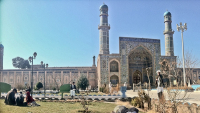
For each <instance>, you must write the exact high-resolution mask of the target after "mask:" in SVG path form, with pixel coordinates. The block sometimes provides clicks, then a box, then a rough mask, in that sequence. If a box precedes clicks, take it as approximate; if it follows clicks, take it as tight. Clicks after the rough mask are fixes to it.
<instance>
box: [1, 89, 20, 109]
mask: <svg viewBox="0 0 200 113" xmlns="http://www.w3.org/2000/svg"><path fill="white" fill-rule="evenodd" d="M16 93H17V89H15V88H14V89H13V90H11V91H9V92H8V94H7V95H6V98H5V101H4V103H5V104H6V105H15V104H16V102H15V94H16Z"/></svg>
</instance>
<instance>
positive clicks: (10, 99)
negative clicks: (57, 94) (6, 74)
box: [4, 87, 40, 106]
mask: <svg viewBox="0 0 200 113" xmlns="http://www.w3.org/2000/svg"><path fill="white" fill-rule="evenodd" d="M30 92H31V89H30V87H29V89H27V90H26V102H24V96H23V94H22V92H20V94H19V96H17V98H15V94H16V93H17V89H15V88H14V89H13V90H11V91H9V92H8V93H7V95H6V98H5V101H4V103H5V104H6V105H17V106H27V105H28V104H30V105H31V106H40V105H39V104H37V103H36V102H35V100H34V99H33V98H32V97H31V96H30Z"/></svg>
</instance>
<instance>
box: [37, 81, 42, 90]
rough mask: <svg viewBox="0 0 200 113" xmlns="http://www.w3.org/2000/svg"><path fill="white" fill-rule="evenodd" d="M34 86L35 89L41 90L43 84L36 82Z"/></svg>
mask: <svg viewBox="0 0 200 113" xmlns="http://www.w3.org/2000/svg"><path fill="white" fill-rule="evenodd" d="M35 86H36V88H37V89H40V88H43V84H42V83H41V82H38V83H37V84H36V85H35Z"/></svg>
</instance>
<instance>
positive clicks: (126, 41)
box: [119, 37, 160, 83]
mask: <svg viewBox="0 0 200 113" xmlns="http://www.w3.org/2000/svg"><path fill="white" fill-rule="evenodd" d="M119 41H120V45H119V46H120V56H121V62H122V63H121V83H124V82H127V83H128V76H129V75H128V70H129V69H128V56H129V54H130V53H131V52H132V51H134V50H135V49H136V48H138V47H142V48H144V49H146V50H147V51H149V52H150V54H151V55H152V57H153V59H152V63H153V64H152V67H153V70H158V69H159V67H160V66H159V58H160V40H157V39H144V38H127V37H120V40H119Z"/></svg>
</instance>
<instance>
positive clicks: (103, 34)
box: [98, 4, 110, 54]
mask: <svg viewBox="0 0 200 113" xmlns="http://www.w3.org/2000/svg"><path fill="white" fill-rule="evenodd" d="M98 29H99V40H100V44H99V45H100V51H99V54H110V52H109V30H110V25H109V24H108V6H107V5H106V4H103V5H101V6H100V25H99V26H98Z"/></svg>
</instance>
